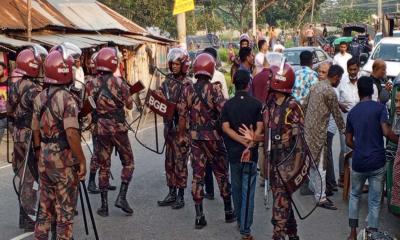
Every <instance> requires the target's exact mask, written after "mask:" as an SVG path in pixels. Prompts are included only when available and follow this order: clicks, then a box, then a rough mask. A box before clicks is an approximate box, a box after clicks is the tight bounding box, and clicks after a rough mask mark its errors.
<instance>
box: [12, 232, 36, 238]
mask: <svg viewBox="0 0 400 240" xmlns="http://www.w3.org/2000/svg"><path fill="white" fill-rule="evenodd" d="M30 235H33V232H27V233H24V234H21V235H19V236H16V237H15V238H12V239H10V240H22V239H24V238H27V237H29V236H30Z"/></svg>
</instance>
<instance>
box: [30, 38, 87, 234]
mask: <svg viewBox="0 0 400 240" xmlns="http://www.w3.org/2000/svg"><path fill="white" fill-rule="evenodd" d="M80 54H81V51H80V49H79V48H78V47H76V46H74V45H72V44H69V43H63V44H61V45H59V46H56V47H54V48H53V49H52V50H51V51H50V53H49V55H48V56H47V58H46V61H45V63H44V70H45V79H44V82H45V84H47V85H48V87H47V88H46V89H45V90H43V91H42V92H41V93H40V94H39V95H38V96H37V97H36V98H35V100H34V114H33V118H32V130H33V139H34V149H35V153H36V155H37V157H38V159H39V162H38V169H39V184H40V197H39V212H38V216H37V222H36V226H35V240H47V239H48V235H49V230H50V225H51V221H52V219H53V218H55V219H56V234H57V236H56V239H66V240H70V239H73V237H72V234H73V218H74V211H75V207H76V203H77V196H78V184H79V181H80V180H81V181H83V180H84V179H85V175H86V160H85V156H84V154H83V151H82V147H81V142H80V132H79V121H78V114H79V111H80V109H79V106H78V99H76V97H75V96H74V95H73V94H72V93H71V92H70V90H69V89H70V85H71V83H72V80H73V77H72V65H73V63H74V57H77V56H79V55H80ZM53 238H54V236H53Z"/></svg>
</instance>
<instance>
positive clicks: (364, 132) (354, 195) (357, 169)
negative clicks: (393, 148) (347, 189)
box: [346, 77, 399, 240]
mask: <svg viewBox="0 0 400 240" xmlns="http://www.w3.org/2000/svg"><path fill="white" fill-rule="evenodd" d="M357 87H358V95H359V96H360V102H359V103H358V104H357V105H356V106H355V107H354V108H353V109H352V110H351V111H350V113H349V114H348V116H347V127H346V144H347V146H349V147H350V148H352V149H353V159H352V170H353V171H352V173H351V193H350V201H349V225H350V228H351V233H350V237H349V239H350V240H356V239H357V227H358V213H359V201H360V198H361V194H362V188H363V186H364V183H365V181H366V180H368V182H369V195H368V229H367V231H368V232H373V231H377V230H378V221H379V212H380V206H381V196H382V188H383V180H384V176H385V172H386V169H385V163H386V158H385V148H384V141H383V137H384V136H385V137H386V138H388V139H389V140H390V141H392V142H395V143H397V142H398V140H399V137H398V136H397V135H395V134H394V132H393V131H392V129H391V127H390V125H389V116H388V110H387V108H386V106H385V105H383V104H381V103H378V102H375V101H373V100H372V94H373V80H372V78H371V77H362V78H360V79H359V80H358V82H357Z"/></svg>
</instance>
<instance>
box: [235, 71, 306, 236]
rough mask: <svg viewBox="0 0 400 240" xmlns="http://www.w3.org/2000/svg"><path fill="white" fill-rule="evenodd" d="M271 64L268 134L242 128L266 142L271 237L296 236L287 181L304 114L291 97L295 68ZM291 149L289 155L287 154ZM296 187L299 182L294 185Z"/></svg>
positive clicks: (297, 157) (296, 162) (298, 150)
mask: <svg viewBox="0 0 400 240" xmlns="http://www.w3.org/2000/svg"><path fill="white" fill-rule="evenodd" d="M281 67H282V68H283V69H282V70H280V69H279V67H277V66H271V71H272V73H273V76H272V80H271V87H270V93H269V97H268V99H267V102H266V108H265V110H264V126H265V132H264V134H267V135H268V136H267V137H264V135H262V136H259V135H255V134H254V131H251V130H250V129H248V128H247V129H246V131H243V130H241V132H242V134H244V136H245V138H246V139H247V140H249V141H259V142H264V144H265V146H269V147H268V148H269V149H266V150H267V153H266V160H267V161H269V162H270V165H271V167H270V181H271V190H272V194H273V200H274V202H273V209H272V220H271V222H272V224H273V225H274V230H273V235H272V239H273V240H284V239H286V236H288V237H289V240H299V237H298V236H297V223H296V219H295V216H294V211H293V208H292V200H291V198H292V194H291V192H290V191H289V189H290V188H289V187H288V182H289V181H290V180H291V179H293V178H295V177H293V176H295V175H294V174H292V173H295V172H296V173H297V172H298V171H297V170H298V169H301V167H302V159H304V156H303V155H302V153H303V152H304V142H305V141H304V139H303V138H301V140H297V138H298V137H299V136H300V135H301V134H303V133H302V129H303V127H304V114H303V111H302V108H301V106H300V104H299V103H298V102H297V101H296V100H295V99H294V98H293V97H291V93H292V89H293V84H294V78H295V77H294V72H293V69H292V68H291V67H290V65H288V64H284V65H282V66H281ZM288 153H290V155H289V156H287V154H288ZM297 187H298V186H297Z"/></svg>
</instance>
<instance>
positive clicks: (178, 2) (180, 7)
mask: <svg viewBox="0 0 400 240" xmlns="http://www.w3.org/2000/svg"><path fill="white" fill-rule="evenodd" d="M191 10H194V0H175V5H174V12H173V15H177V14H180V13H184V12H188V11H191Z"/></svg>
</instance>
